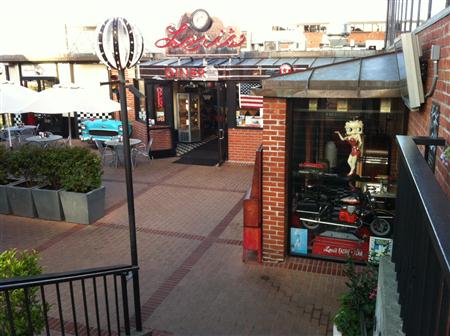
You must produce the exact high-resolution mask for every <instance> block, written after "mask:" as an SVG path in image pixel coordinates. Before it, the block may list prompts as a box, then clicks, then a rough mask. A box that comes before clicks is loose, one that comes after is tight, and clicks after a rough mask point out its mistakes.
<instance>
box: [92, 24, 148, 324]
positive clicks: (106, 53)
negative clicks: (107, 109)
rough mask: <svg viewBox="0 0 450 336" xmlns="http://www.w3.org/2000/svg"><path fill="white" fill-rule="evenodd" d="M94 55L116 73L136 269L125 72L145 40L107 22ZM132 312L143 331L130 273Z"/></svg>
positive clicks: (127, 27)
mask: <svg viewBox="0 0 450 336" xmlns="http://www.w3.org/2000/svg"><path fill="white" fill-rule="evenodd" d="M97 34H98V35H97V43H96V45H95V46H96V52H97V56H98V57H99V59H100V61H101V62H102V63H104V64H106V65H107V66H108V67H109V68H112V69H116V70H117V71H118V73H119V80H118V84H119V99H120V118H121V120H122V128H123V144H124V145H123V156H124V161H125V181H126V186H127V201H128V223H129V230H130V250H131V263H132V265H133V266H138V254H137V243H136V222H135V214H134V195H133V178H132V172H131V153H130V141H129V134H128V114H127V99H126V93H125V84H126V83H125V69H129V68H132V67H134V66H135V65H136V64H137V62H139V60H140V59H141V57H142V54H143V52H144V40H143V38H142V35H141V34H140V33H139V30H138V29H137V28H136V27H135V26H133V25H132V24H130V23H129V22H128V21H127V20H126V19H124V18H121V17H116V18H111V19H108V20H106V21H105V22H104V23H103V24H102V25H101V26H99V27H97ZM133 292H134V309H135V315H136V329H137V330H138V331H141V330H142V321H141V303H140V295H139V276H138V273H137V272H133Z"/></svg>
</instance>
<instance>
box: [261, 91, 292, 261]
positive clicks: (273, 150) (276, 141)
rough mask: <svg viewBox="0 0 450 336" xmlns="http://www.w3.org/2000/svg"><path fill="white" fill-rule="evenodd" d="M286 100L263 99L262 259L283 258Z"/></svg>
mask: <svg viewBox="0 0 450 336" xmlns="http://www.w3.org/2000/svg"><path fill="white" fill-rule="evenodd" d="M286 116H287V111H286V99H278V98H264V130H263V141H262V143H263V150H264V152H263V182H262V194H263V195H262V198H263V224H262V225H263V258H264V260H266V261H283V260H284V258H285V256H286V248H287V247H286V244H287V241H286V239H287V238H286V237H287V195H286V191H287V190H286V179H287V160H286V156H287V139H286V136H287V126H286Z"/></svg>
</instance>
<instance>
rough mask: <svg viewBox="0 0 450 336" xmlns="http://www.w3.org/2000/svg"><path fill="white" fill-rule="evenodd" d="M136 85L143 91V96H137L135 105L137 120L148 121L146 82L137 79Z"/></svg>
mask: <svg viewBox="0 0 450 336" xmlns="http://www.w3.org/2000/svg"><path fill="white" fill-rule="evenodd" d="M134 87H135V88H136V89H137V90H139V92H140V93H142V96H140V97H136V96H135V106H136V120H138V121H141V122H143V123H146V122H147V119H148V118H147V114H148V113H147V108H146V105H145V104H146V103H145V82H144V80H135V81H134Z"/></svg>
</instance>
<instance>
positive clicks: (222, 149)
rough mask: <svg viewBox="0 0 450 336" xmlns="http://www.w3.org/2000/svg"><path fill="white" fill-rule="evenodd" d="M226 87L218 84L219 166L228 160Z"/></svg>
mask: <svg viewBox="0 0 450 336" xmlns="http://www.w3.org/2000/svg"><path fill="white" fill-rule="evenodd" d="M226 101H227V99H226V87H225V84H224V83H220V84H217V137H218V141H217V143H218V159H219V160H218V162H219V165H221V164H222V163H224V162H225V160H226V158H227V151H228V148H227V143H228V139H227V138H228V132H227V131H228V129H227V123H226Z"/></svg>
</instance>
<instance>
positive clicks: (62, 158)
mask: <svg viewBox="0 0 450 336" xmlns="http://www.w3.org/2000/svg"><path fill="white" fill-rule="evenodd" d="M2 155H3V157H2ZM0 159H1V162H2V166H0V184H1V183H2V179H3V180H5V181H6V178H7V177H8V175H12V176H15V177H18V178H24V179H25V181H26V183H27V185H28V186H32V185H34V184H36V183H40V184H46V185H48V186H50V188H51V189H55V190H56V189H61V188H64V189H65V190H67V191H73V192H80V193H85V192H89V191H91V190H93V189H96V188H99V187H100V186H101V176H102V174H103V170H102V164H101V160H100V158H99V157H98V156H97V154H96V153H93V152H91V151H90V150H89V149H87V148H80V147H50V148H40V147H36V146H29V145H24V146H22V147H20V148H19V149H17V150H13V151H3V152H2V151H0Z"/></svg>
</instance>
